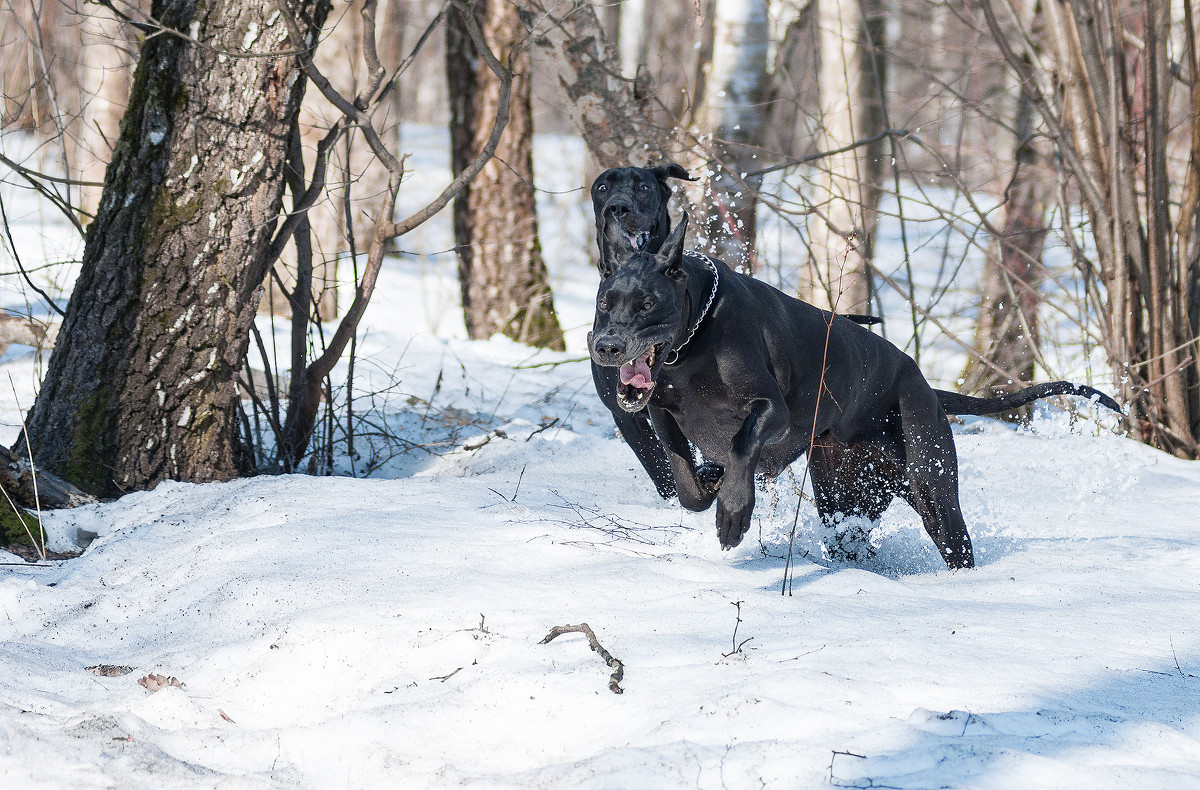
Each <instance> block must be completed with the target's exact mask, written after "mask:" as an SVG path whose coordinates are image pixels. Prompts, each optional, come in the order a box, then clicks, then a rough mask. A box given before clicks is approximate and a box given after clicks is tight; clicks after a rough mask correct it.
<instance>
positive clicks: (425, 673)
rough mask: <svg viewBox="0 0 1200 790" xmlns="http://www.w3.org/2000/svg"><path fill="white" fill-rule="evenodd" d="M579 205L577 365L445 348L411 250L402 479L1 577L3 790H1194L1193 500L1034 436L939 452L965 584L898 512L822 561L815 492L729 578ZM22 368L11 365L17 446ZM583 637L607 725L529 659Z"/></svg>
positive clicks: (1125, 463)
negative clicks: (673, 464) (570, 630)
mask: <svg viewBox="0 0 1200 790" xmlns="http://www.w3.org/2000/svg"><path fill="white" fill-rule="evenodd" d="M406 143H412V144H416V143H415V142H414V138H413V137H412V136H410V137H409V138H407V139H406ZM547 147H548V146H545V145H543V149H545V148H547ZM564 149H565V150H566V151H567V153H568V154H570V156H574V153H572V152H574V150H575V149H572V148H570V147H569V146H559V147H557V148H554V150H555V152H556V154H555V155H556V156H557V157H558V159H557V160H556V161H564V160H570V156H567V155H564V154H563V153H562V151H563V150H564ZM416 161H425V162H431V161H432V164H429V165H428V166H427V167H426V168H425V172H417V173H416V174H415V175H414V180H413V182H411V184H410V186H412V187H413V190H414V191H417V192H420V191H421V190H419V189H417V187H418V186H422V185H423V186H422V188H423V189H424V191H425V192H428V193H429V194H432V192H430V190H431V189H432V188H434V187H436V186H437V184H438V183H439V182H438V173H439V172H440V171H439V170H438V167H439V165H438V164H437V162H436V161H433V160H432V159H431V158H429V157H427V158H426V159H424V160H416ZM570 161H574V160H570ZM567 169H568V170H570V168H567ZM581 170H582V166H581V164H580V166H579V169H578V171H572V172H580V171H581ZM571 178H575V179H576V180H578V177H577V176H569V175H567V176H562V177H561V180H562V183H554V182H553V181H551V180H550V179H546V180H543V181H541V182H540V183H542V185H543V188H545V189H548V190H551V192H548V193H546V194H543V195H542V200H543V210H542V227H543V245H544V248H545V249H546V250H547V252H548V254H549V255H550V256H551V261H550V264H551V267H552V273H553V276H554V278H555V288H556V291H555V293H556V305H557V307H558V310H559V313H560V316H561V317H562V319H563V323H564V325H565V326H566V327H567V329H568V332H567V336H568V351H567V352H566V353H551V352H544V351H542V352H538V351H535V350H533V349H529V348H526V347H523V346H520V345H518V344H515V343H512V342H510V341H507V340H504V339H502V338H495V339H492V340H490V341H487V342H471V341H468V340H466V339H465V333H464V332H463V331H462V325H461V317H460V316H458V314H457V312H456V311H457V307H456V305H455V303H454V298H455V296H454V294H455V289H456V286H455V284H454V281H453V272H454V269H453V260H452V258H451V256H450V255H449V254H447V253H446V252H445V250H447V249H449V247H450V244H449V243H448V238H447V235H448V226H447V225H446V223H445V222H442V223H441V224H439V225H437V226H434V227H431V228H429V229H426V230H425V231H424V232H423V233H422V234H419V235H414V236H413V237H411V238H406V239H404V240H402V242H401V246H402V248H403V249H404V250H405V252H406V253H407V254H405V255H402V256H400V257H399V258H397V259H396V260H393V261H391V262H389V265H388V267H387V268H386V269H385V272H384V274H383V275H382V276H381V278H380V286H379V287H380V291H379V293H378V295H377V297H376V300H375V301H374V302H373V303H372V306H371V308H370V311H369V313H368V316H367V319H366V322H367V326H366V329H365V331H364V333H363V337H362V338H361V342H360V344H359V353H360V355H361V356H360V360H359V363H358V366H357V369H356V371H357V372H356V377H358V378H359V383H357V384H356V385H355V386H356V391H359V392H361V393H369V396H368V395H367V394H364V395H363V398H364V399H367V400H368V401H369V403H370V405H371V406H372V408H373V409H374V411H373V412H372V413H373V414H374V418H375V419H378V420H379V421H380V422H381V423H383V424H385V425H386V427H388V428H389V429H390V430H391V433H392V441H393V444H388V442H387V441H385V440H384V439H383V438H381V437H380V436H368V435H366V434H363V435H362V436H361V437H360V445H359V452H360V456H359V457H358V458H354V459H351V458H346V457H342V458H340V459H338V462H337V463H338V468H339V470H340V471H342V472H344V473H346V474H345V475H344V476H334V477H311V476H298V475H296V476H266V477H260V478H254V479H246V480H237V481H233V482H229V483H224V484H214V485H187V484H180V483H168V484H163V485H160V486H158V487H157V488H156V489H155V490H153V491H149V492H141V493H134V494H130V495H128V496H126V497H123V498H122V499H120V500H118V501H116V502H110V503H105V504H99V505H94V506H88V507H83V508H78V509H75V510H72V511H58V512H52V513H47V514H45V527H46V530H47V532H48V534H49V535H50V546H51V548H56V549H59V550H65V549H69V548H71V547H72V546H73V545H74V544H75V542H76V541H77V540H78V539H79V537H80V535H81V533H83V534H87V533H95V534H96V535H98V537H97V538H96V539H95V541H94V542H92V543H91V545H90V546H89V547H88V548H87V550H86V551H85V552H84V553H83V554H82V556H80V557H79V558H77V559H73V560H69V561H63V562H54V563H47V564H43V565H28V564H25V563H23V562H21V561H20V560H18V559H17V558H16V557H12V556H9V555H3V554H0V560H2V561H5V562H7V563H11V564H5V565H3V566H0V786H3V787H4V788H6V790H10V789H11V790H25V788H39V789H40V788H67V787H69V788H83V789H90V788H122V789H123V790H124V789H126V788H128V789H132V790H137V789H139V788H146V789H147V790H149V789H151V788H153V789H157V788H222V789H226V788H237V789H239V790H240V789H241V788H247V789H250V788H313V789H314V790H324V789H325V788H382V787H389V788H390V787H405V788H409V787H435V788H443V787H466V788H597V789H599V788H605V789H607V788H678V787H689V788H692V787H699V788H731V789H735V788H760V787H768V788H784V787H786V788H808V787H824V786H830V785H832V786H839V787H859V788H866V787H897V788H932V787H955V788H1021V789H1024V788H1059V787H1072V788H1074V787H1087V788H1180V787H1200V678H1198V677H1197V676H1198V675H1200V632H1197V629H1196V616H1195V609H1196V601H1197V600H1198V598H1197V595H1198V593H1200V523H1198V521H1197V518H1196V515H1195V512H1196V502H1197V501H1200V464H1197V463H1194V462H1186V461H1181V460H1179V459H1175V458H1172V457H1169V456H1166V455H1164V454H1162V453H1159V452H1157V451H1154V450H1152V449H1149V448H1147V447H1145V446H1143V445H1140V444H1138V443H1136V442H1134V441H1131V440H1128V439H1126V438H1123V437H1121V436H1118V435H1116V434H1115V433H1113V432H1112V430H1111V429H1110V428H1109V427H1108V423H1107V422H1104V420H1103V419H1101V420H1100V421H1096V420H1092V419H1083V420H1078V419H1073V418H1071V417H1069V416H1068V415H1067V414H1065V413H1063V412H1060V411H1057V410H1056V409H1054V408H1053V407H1051V406H1047V407H1046V408H1045V409H1044V410H1043V411H1042V412H1040V413H1039V416H1038V419H1036V420H1035V421H1034V422H1033V424H1032V425H1031V426H1030V427H1028V428H1025V429H1021V430H1014V429H1012V428H1010V427H1008V426H1005V425H1003V424H1000V423H997V422H994V421H991V420H972V421H968V422H966V423H964V424H962V425H958V426H956V427H955V433H956V442H957V445H958V452H959V458H960V466H961V478H962V485H961V495H962V504H963V509H964V513H965V516H966V519H967V523H968V525H969V527H970V529H971V534H972V537H973V538H974V541H975V546H976V553H977V558H978V559H979V567H978V568H976V569H974V570H970V571H957V572H952V571H948V570H946V569H945V567H944V566H943V565H942V563H941V561H940V559H939V558H938V556H937V553H936V551H935V550H934V548H933V544H932V542H931V541H930V540H929V539H928V537H926V536H925V535H924V533H923V531H922V529H921V526H920V522H919V520H918V518H917V517H916V515H915V514H914V513H913V512H912V511H911V510H910V509H908V508H907V507H906V506H902V505H899V504H897V505H894V506H893V507H892V508H891V509H890V510H889V511H888V513H887V514H886V515H885V517H884V520H883V522H882V524H881V525H880V527H879V528H878V529H877V530H875V532H874V533H873V534H872V537H871V540H872V545H873V547H874V549H875V553H874V556H873V557H872V558H871V559H870V560H867V561H864V562H862V563H858V564H855V563H848V562H836V561H831V560H830V559H828V558H827V557H826V554H825V552H824V550H823V548H822V541H821V534H820V528H819V526H818V522H817V518H816V514H815V511H814V510H813V508H812V506H811V505H810V504H809V503H808V502H800V503H798V500H797V496H796V494H795V486H796V485H800V484H801V482H802V480H803V477H804V464H803V462H800V463H797V464H796V465H795V466H794V467H793V469H792V470H791V472H792V474H791V475H785V476H784V477H782V478H780V479H779V480H777V481H774V482H772V483H763V484H762V485H761V487H760V489H759V491H758V506H757V509H756V514H755V521H754V525H753V526H752V529H751V533H750V535H749V536H748V537H747V539H746V541H745V542H744V543H743V545H741V546H739V547H738V548H736V549H734V550H732V551H728V552H723V551H721V550H720V547H719V545H718V542H717V539H716V535H715V529H714V526H713V513H712V512H711V511H710V512H707V513H702V514H692V513H688V512H686V511H684V510H682V509H681V508H680V507H679V505H678V504H677V503H674V502H664V501H663V500H661V499H659V498H658V496H657V495H656V494H655V492H654V489H653V486H652V485H651V484H650V482H649V480H648V479H647V478H646V476H645V474H644V472H643V471H642V470H641V468H640V466H639V465H638V464H637V461H636V459H635V458H634V456H633V454H632V453H631V451H630V450H629V449H628V448H627V447H626V446H625V445H624V444H623V443H622V442H621V441H620V440H619V439H618V438H616V437H615V436H614V432H613V428H612V422H611V418H610V417H609V416H608V414H607V412H606V411H605V410H604V408H603V406H602V405H601V404H600V403H599V401H598V399H597V398H596V397H595V394H594V392H593V389H592V384H591V378H590V374H589V371H588V367H587V363H586V362H585V361H584V360H583V336H584V334H585V333H586V329H587V326H588V324H589V323H590V311H591V300H592V298H593V295H594V290H592V289H593V287H594V279H589V278H594V274H593V273H592V271H591V270H589V269H588V268H587V265H588V264H587V257H586V253H585V250H586V247H585V246H582V241H583V240H584V239H585V235H586V234H584V232H583V229H584V228H585V227H586V221H587V213H586V207H585V206H583V204H582V202H581V201H582V198H581V195H580V194H579V193H577V192H570V191H569V190H571V189H574V188H575V187H577V186H578V184H572V183H571ZM419 197H420V195H419V194H417V195H415V196H414V197H413V199H414V200H416V199H418V198H419ZM33 227H35V226H34V225H33V224H27V225H21V226H20V227H18V229H17V230H18V235H17V239H18V243H20V242H21V239H22V238H24V239H26V240H27V241H28V242H29V243H30V244H31V245H40V246H39V247H38V248H39V249H40V248H45V249H53V250H60V249H62V243H61V241H60V240H58V239H57V238H47V239H46V240H40V239H38V238H37V237H36V235H35V234H34V233H33V231H32V230H31V229H32V228H33ZM37 227H43V228H44V227H45V226H37ZM55 232H57V231H55ZM22 233H24V234H25V235H24V236H21V235H20V234H22ZM45 233H46V234H47V235H48V236H51V237H52V236H53V233H51V232H49V231H45ZM30 249H31V250H33V249H34V247H33V246H31V247H30ZM56 254H57V253H56ZM29 257H30V258H31V259H33V258H36V257H37V255H36V254H35V252H30V253H29ZM6 298H7V297H6ZM263 327H264V329H266V330H270V329H271V327H270V324H269V323H265V322H264V324H263ZM280 331H283V330H282V329H280ZM282 342H284V343H286V341H282ZM37 364H38V361H37V360H36V359H35V358H34V357H33V356H32V355H31V354H29V353H28V352H23V351H20V350H19V349H16V348H14V349H12V350H10V351H9V352H8V354H6V356H5V357H4V358H3V360H0V374H9V375H11V376H12V378H13V381H14V382H15V384H14V385H13V387H12V389H13V393H14V395H13V398H12V399H9V398H5V400H6V402H5V403H4V404H2V405H3V411H2V412H0V416H2V417H3V419H4V420H5V421H6V423H7V427H6V428H5V429H4V430H5V435H4V436H3V437H2V438H3V439H4V441H5V442H9V441H11V439H13V438H15V436H16V431H17V430H19V414H20V409H21V408H28V405H29V403H30V402H31V400H32V385H31V384H29V383H28V382H32V381H34V380H35V379H36V366H37ZM949 367H950V366H948V368H949ZM340 370H341V371H342V373H341V375H345V373H344V366H343V367H342V368H340ZM0 389H8V388H0ZM15 400H20V401H21V403H20V404H19V406H18V404H17V403H15V402H13V401H15ZM395 437H401V438H403V439H404V440H405V441H406V442H407V444H403V445H395V444H394V442H395ZM368 469H369V470H371V474H370V476H369V477H366V478H361V477H358V478H356V477H351V476H349V473H350V472H351V471H353V472H354V473H355V474H358V475H361V474H363V472H364V471H366V470H368ZM793 522H795V524H796V528H795V538H794V543H793V544H792V547H793V553H794V560H793V566H792V574H791V578H790V580H789V582H788V583H787V585H786V587H785V583H784V581H785V580H784V574H785V572H784V566H785V557H786V555H787V553H788V548H789V535H790V533H791V531H792V527H793ZM580 622H587V623H589V624H590V625H591V626H592V628H593V629H594V630H595V632H596V635H597V637H598V639H599V641H600V642H601V644H602V645H603V646H604V647H605V648H606V649H608V650H609V651H610V652H611V653H612V654H613V655H614V656H616V657H617V658H618V659H620V660H621V661H622V662H623V664H624V668H625V677H624V679H623V681H622V684H621V685H622V687H623V689H624V693H623V694H621V695H616V694H613V693H611V692H610V691H609V689H608V678H609V674H610V672H611V670H610V668H609V667H607V666H605V665H604V664H603V662H602V661H601V660H600V658H599V657H598V656H597V655H596V654H594V653H592V652H591V651H589V649H588V646H587V642H586V640H585V639H584V638H583V637H582V636H580V635H575V634H568V635H564V636H560V637H558V638H557V639H556V640H554V641H553V642H551V643H549V644H540V640H541V639H542V638H543V637H544V636H546V634H547V632H549V630H550V629H551V628H552V627H554V626H558V625H564V624H576V623H580ZM105 664H107V665H124V666H130V667H133V668H134V669H133V671H132V672H131V673H130V674H127V675H124V676H120V677H105V676H99V675H95V674H91V673H89V672H88V671H87V670H86V668H87V667H94V666H97V665H105ZM151 673H158V674H162V675H167V676H174V677H177V678H178V679H179V680H180V681H181V682H182V687H180V688H170V687H168V688H164V689H162V690H160V691H158V692H154V693H151V692H150V691H148V690H146V689H145V688H143V687H142V686H140V685H138V683H137V680H138V679H139V678H141V677H144V676H146V675H148V674H151Z"/></svg>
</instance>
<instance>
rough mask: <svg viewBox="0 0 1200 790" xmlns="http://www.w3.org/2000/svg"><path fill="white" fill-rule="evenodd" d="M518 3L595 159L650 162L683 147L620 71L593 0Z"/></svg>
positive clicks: (610, 163)
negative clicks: (527, 12) (525, 11)
mask: <svg viewBox="0 0 1200 790" xmlns="http://www.w3.org/2000/svg"><path fill="white" fill-rule="evenodd" d="M522 5H523V6H526V7H528V8H529V9H530V10H531V11H532V12H533V14H532V16H533V20H532V21H533V23H534V25H535V27H534V29H533V31H532V35H533V43H534V45H535V46H538V47H541V48H543V49H545V50H546V51H547V55H548V56H549V57H548V58H547V60H548V61H549V62H550V63H552V64H553V65H554V67H555V68H557V73H555V74H554V75H553V78H554V79H557V80H558V82H559V84H560V85H561V86H562V89H563V96H564V98H565V100H566V104H567V112H568V114H569V115H570V116H571V120H572V121H573V122H574V123H575V125H576V128H578V129H579V133H580V135H581V136H582V137H583V140H584V143H585V144H586V145H587V147H588V152H589V153H591V154H592V156H593V157H594V158H595V160H596V164H597V165H599V166H600V167H601V168H607V167H625V166H628V165H633V166H635V167H651V166H653V165H655V164H658V163H661V162H663V161H672V160H673V159H675V158H676V157H679V156H681V155H682V154H683V153H684V152H685V151H686V150H687V146H686V145H683V144H681V143H680V141H679V140H678V139H676V136H675V134H674V133H673V132H671V131H670V130H668V129H664V128H663V127H662V126H660V125H657V124H655V123H654V120H653V118H652V117H651V116H650V114H649V113H647V112H646V110H645V108H644V107H643V105H642V102H641V100H640V99H639V96H638V93H637V90H636V86H635V82H634V80H629V79H625V78H623V77H622V76H621V73H620V72H621V70H620V65H619V64H620V61H619V60H618V59H617V57H616V55H614V54H613V52H612V50H611V48H610V47H609V42H608V41H607V39H606V38H605V36H604V31H603V29H602V28H601V27H600V21H599V19H598V18H597V17H596V9H595V7H594V6H593V5H592V3H591V0H561V1H558V0H556V2H546V0H525V2H523V3H522Z"/></svg>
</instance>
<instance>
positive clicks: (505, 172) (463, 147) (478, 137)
mask: <svg viewBox="0 0 1200 790" xmlns="http://www.w3.org/2000/svg"><path fill="white" fill-rule="evenodd" d="M589 7H590V6H589ZM461 13H462V12H460V11H458V10H457V9H455V10H452V11H451V12H450V13H449V16H448V19H447V28H446V74H447V78H448V80H449V85H450V102H451V109H450V137H451V148H452V150H451V168H452V170H453V172H454V173H455V174H456V175H457V174H458V173H460V172H462V171H463V170H464V169H465V168H466V167H467V165H468V164H469V163H470V162H471V160H472V159H474V157H475V156H476V155H477V154H478V152H479V151H480V150H481V149H482V148H483V145H484V141H485V140H486V139H487V137H488V135H489V133H490V121H491V119H492V118H493V117H495V115H496V106H497V101H498V98H499V91H500V82H499V80H498V79H497V78H496V76H495V75H494V74H492V72H490V71H489V70H488V69H487V68H485V67H484V66H483V63H482V60H481V57H480V54H479V52H478V51H477V50H476V47H475V44H474V42H473V41H472V40H471V38H470V36H469V34H468V33H467V31H466V29H465V27H464V21H463V18H462V15H461ZM475 14H476V18H477V19H478V21H479V25H480V28H481V29H482V31H483V34H484V37H485V38H486V40H487V41H488V42H489V43H490V44H491V48H492V49H493V50H495V51H497V52H502V53H505V55H504V56H503V59H505V60H506V61H507V65H508V67H509V68H510V69H512V70H513V82H512V104H511V109H510V113H509V122H508V128H506V129H505V131H504V134H503V136H502V137H501V138H500V146H499V148H497V150H496V158H494V159H492V160H491V161H489V162H488V163H487V164H486V165H485V166H484V168H483V170H482V172H480V174H479V175H478V176H476V178H475V179H474V180H473V181H472V182H471V183H470V185H469V186H467V188H466V189H465V190H464V191H463V192H462V193H460V194H459V195H458V197H456V198H455V200H454V239H455V246H456V249H457V251H458V260H459V283H460V285H461V287H462V305H463V315H464V318H465V320H466V325H467V332H468V333H469V334H470V336H471V337H473V338H480V339H484V338H488V337H491V336H492V335H494V334H497V333H502V334H504V335H507V336H508V337H511V338H513V339H514V340H517V341H519V342H522V343H527V344H529V345H534V346H544V347H547V348H554V349H560V350H561V349H563V348H565V345H564V342H563V334H562V328H561V327H560V326H559V323H558V316H557V314H556V313H555V312H554V301H553V298H552V295H551V292H550V282H549V275H548V274H547V271H546V265H545V263H544V262H543V260H542V249H541V242H540V240H539V238H538V226H537V211H536V208H535V204H534V192H533V154H532V143H533V115H532V112H531V108H530V103H529V97H530V73H529V54H528V52H527V51H524V50H522V49H520V48H518V46H517V45H518V44H519V43H520V42H521V41H522V39H524V38H525V36H526V31H525V27H524V25H523V24H522V22H521V18H520V16H519V15H518V13H517V7H516V6H515V5H512V4H511V3H510V2H508V0H480V2H478V3H477V4H476V5H475Z"/></svg>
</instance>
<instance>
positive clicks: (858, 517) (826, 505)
mask: <svg viewBox="0 0 1200 790" xmlns="http://www.w3.org/2000/svg"><path fill="white" fill-rule="evenodd" d="M808 473H809V478H810V479H811V480H812V487H813V501H814V503H815V504H816V507H817V514H818V515H819V516H820V517H821V523H822V525H823V526H824V528H825V536H824V537H823V538H822V540H823V541H824V543H825V548H826V549H827V550H828V551H829V554H830V556H833V557H838V558H841V559H846V560H853V561H861V560H864V559H866V558H867V557H869V556H870V554H871V546H870V531H871V529H872V528H873V527H874V526H875V525H877V524H878V523H879V519H880V518H881V517H882V516H883V511H885V510H887V507H888V505H889V504H891V501H892V498H893V497H894V496H895V495H896V494H897V493H899V491H900V485H901V483H902V474H901V472H900V468H899V466H898V465H897V464H896V463H895V461H894V460H892V459H891V458H888V457H887V456H886V455H884V453H883V451H882V450H881V449H879V448H876V447H873V446H868V445H848V444H844V443H842V442H839V441H838V440H836V439H834V438H833V437H832V436H828V435H826V436H822V437H820V438H818V439H817V441H816V443H815V444H814V445H813V448H812V452H811V453H809V456H808ZM855 522H857V523H855ZM863 522H866V523H865V524H864V523H863Z"/></svg>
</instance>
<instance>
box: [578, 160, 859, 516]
mask: <svg viewBox="0 0 1200 790" xmlns="http://www.w3.org/2000/svg"><path fill="white" fill-rule="evenodd" d="M671 178H678V179H682V180H685V181H695V180H696V179H694V178H692V177H691V176H690V175H688V172H687V171H686V170H684V169H683V168H682V167H680V166H679V165H677V164H674V163H671V164H665V165H659V166H658V167H652V168H645V167H613V168H609V169H608V170H605V171H604V172H603V173H601V174H600V175H599V176H598V177H597V178H596V180H595V181H593V182H592V189H591V195H592V209H593V211H594V213H595V215H596V241H597V243H598V245H599V247H600V262H599V269H600V276H601V278H604V277H608V276H609V275H611V274H612V273H613V272H614V271H616V270H617V269H618V268H619V267H620V266H621V265H622V264H624V263H625V261H626V260H627V259H628V257H629V251H630V250H643V251H645V252H658V250H659V249H660V248H661V247H662V244H663V241H664V240H666V238H667V234H668V233H669V232H670V230H671V215H670V213H669V212H668V210H667V206H668V204H669V203H670V200H671V186H670V184H668V183H667V180H668V179H671ZM684 254H685V255H688V256H692V255H693V253H684ZM696 260H700V258H699V257H697V258H696ZM846 317H847V318H849V319H850V320H851V321H854V322H856V323H860V324H878V323H881V321H880V319H878V318H875V317H873V316H864V315H847V316H846ZM592 381H593V382H594V383H595V385H596V392H597V394H599V396H600V400H601V401H602V402H603V403H604V405H605V406H607V407H608V410H609V411H610V412H612V416H613V422H615V423H616V425H617V429H618V430H619V431H620V432H621V436H622V437H623V438H624V439H625V441H626V443H628V444H629V446H630V447H631V448H632V449H633V453H634V455H636V456H637V459H638V461H640V462H641V464H642V467H643V468H645V470H646V473H647V474H649V475H650V479H651V480H652V481H654V486H655V488H657V489H658V493H659V495H660V496H662V498H663V499H670V498H672V497H673V496H675V478H674V477H673V476H672V474H671V465H670V462H669V461H668V460H667V453H666V450H665V449H664V448H663V446H662V442H660V441H659V440H658V437H657V436H655V435H654V429H653V428H652V427H651V425H650V420H649V419H648V418H647V416H646V414H645V413H644V412H641V411H635V412H629V411H626V410H625V409H623V408H621V406H620V404H619V403H618V402H617V386H618V381H617V372H616V371H615V370H614V369H613V368H611V367H602V366H600V365H597V364H596V363H595V362H594V361H593V362H592ZM709 471H710V470H709V468H708V467H705V468H703V469H702V470H701V473H702V474H704V473H708V472H709Z"/></svg>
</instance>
